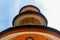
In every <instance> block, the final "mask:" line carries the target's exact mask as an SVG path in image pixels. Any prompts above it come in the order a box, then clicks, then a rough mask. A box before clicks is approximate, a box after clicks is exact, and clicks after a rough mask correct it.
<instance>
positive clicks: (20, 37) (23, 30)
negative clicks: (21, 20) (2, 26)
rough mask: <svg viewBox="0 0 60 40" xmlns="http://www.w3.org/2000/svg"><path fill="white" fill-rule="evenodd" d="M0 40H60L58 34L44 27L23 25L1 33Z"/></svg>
mask: <svg viewBox="0 0 60 40" xmlns="http://www.w3.org/2000/svg"><path fill="white" fill-rule="evenodd" d="M0 40H60V32H59V31H57V30H56V29H53V28H49V27H45V26H38V25H24V26H17V27H11V28H9V29H7V30H5V31H3V32H1V33H0Z"/></svg>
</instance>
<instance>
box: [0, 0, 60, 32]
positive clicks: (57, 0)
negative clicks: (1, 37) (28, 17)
mask: <svg viewBox="0 0 60 40" xmlns="http://www.w3.org/2000/svg"><path fill="white" fill-rule="evenodd" d="M25 5H34V6H37V7H38V8H39V9H40V10H41V13H42V14H43V15H45V16H46V18H47V20H48V26H49V27H52V28H55V29H57V30H59V31H60V0H0V32H1V31H3V30H5V29H7V28H9V27H12V20H13V18H14V17H15V16H16V15H17V14H18V13H19V10H20V9H21V8H22V7H23V6H25Z"/></svg>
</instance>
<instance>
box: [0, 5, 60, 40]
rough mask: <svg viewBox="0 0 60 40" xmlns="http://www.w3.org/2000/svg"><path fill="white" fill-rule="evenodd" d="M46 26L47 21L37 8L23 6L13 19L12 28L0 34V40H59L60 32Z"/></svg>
mask: <svg viewBox="0 0 60 40" xmlns="http://www.w3.org/2000/svg"><path fill="white" fill-rule="evenodd" d="M47 24H48V22H47V19H46V18H45V16H44V15H43V14H42V13H41V11H40V10H39V9H38V8H37V7H35V6H33V5H27V6H24V7H22V8H21V9H20V11H19V14H17V15H16V16H15V17H14V19H13V22H12V25H13V27H11V28H8V29H6V30H4V31H2V32H1V33H0V40H60V32H59V31H58V30H56V29H53V28H50V27H48V26H47Z"/></svg>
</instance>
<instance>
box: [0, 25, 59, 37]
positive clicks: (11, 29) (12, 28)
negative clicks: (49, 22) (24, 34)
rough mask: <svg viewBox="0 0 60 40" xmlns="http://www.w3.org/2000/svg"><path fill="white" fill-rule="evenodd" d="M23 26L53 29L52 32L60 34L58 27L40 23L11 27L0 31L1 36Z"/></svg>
mask: <svg viewBox="0 0 60 40" xmlns="http://www.w3.org/2000/svg"><path fill="white" fill-rule="evenodd" d="M22 28H36V29H37V28H38V29H42V30H47V31H51V32H54V33H56V34H58V35H60V31H58V30H56V29H53V28H50V27H46V26H39V25H23V26H16V27H10V28H8V29H6V30H4V31H2V32H0V36H2V35H4V34H5V33H9V32H11V31H13V30H19V29H22Z"/></svg>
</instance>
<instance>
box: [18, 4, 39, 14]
mask: <svg viewBox="0 0 60 40" xmlns="http://www.w3.org/2000/svg"><path fill="white" fill-rule="evenodd" d="M26 11H35V12H40V10H39V9H38V8H37V7H35V6H33V5H27V6H24V7H22V8H21V9H20V11H19V13H23V12H26Z"/></svg>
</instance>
